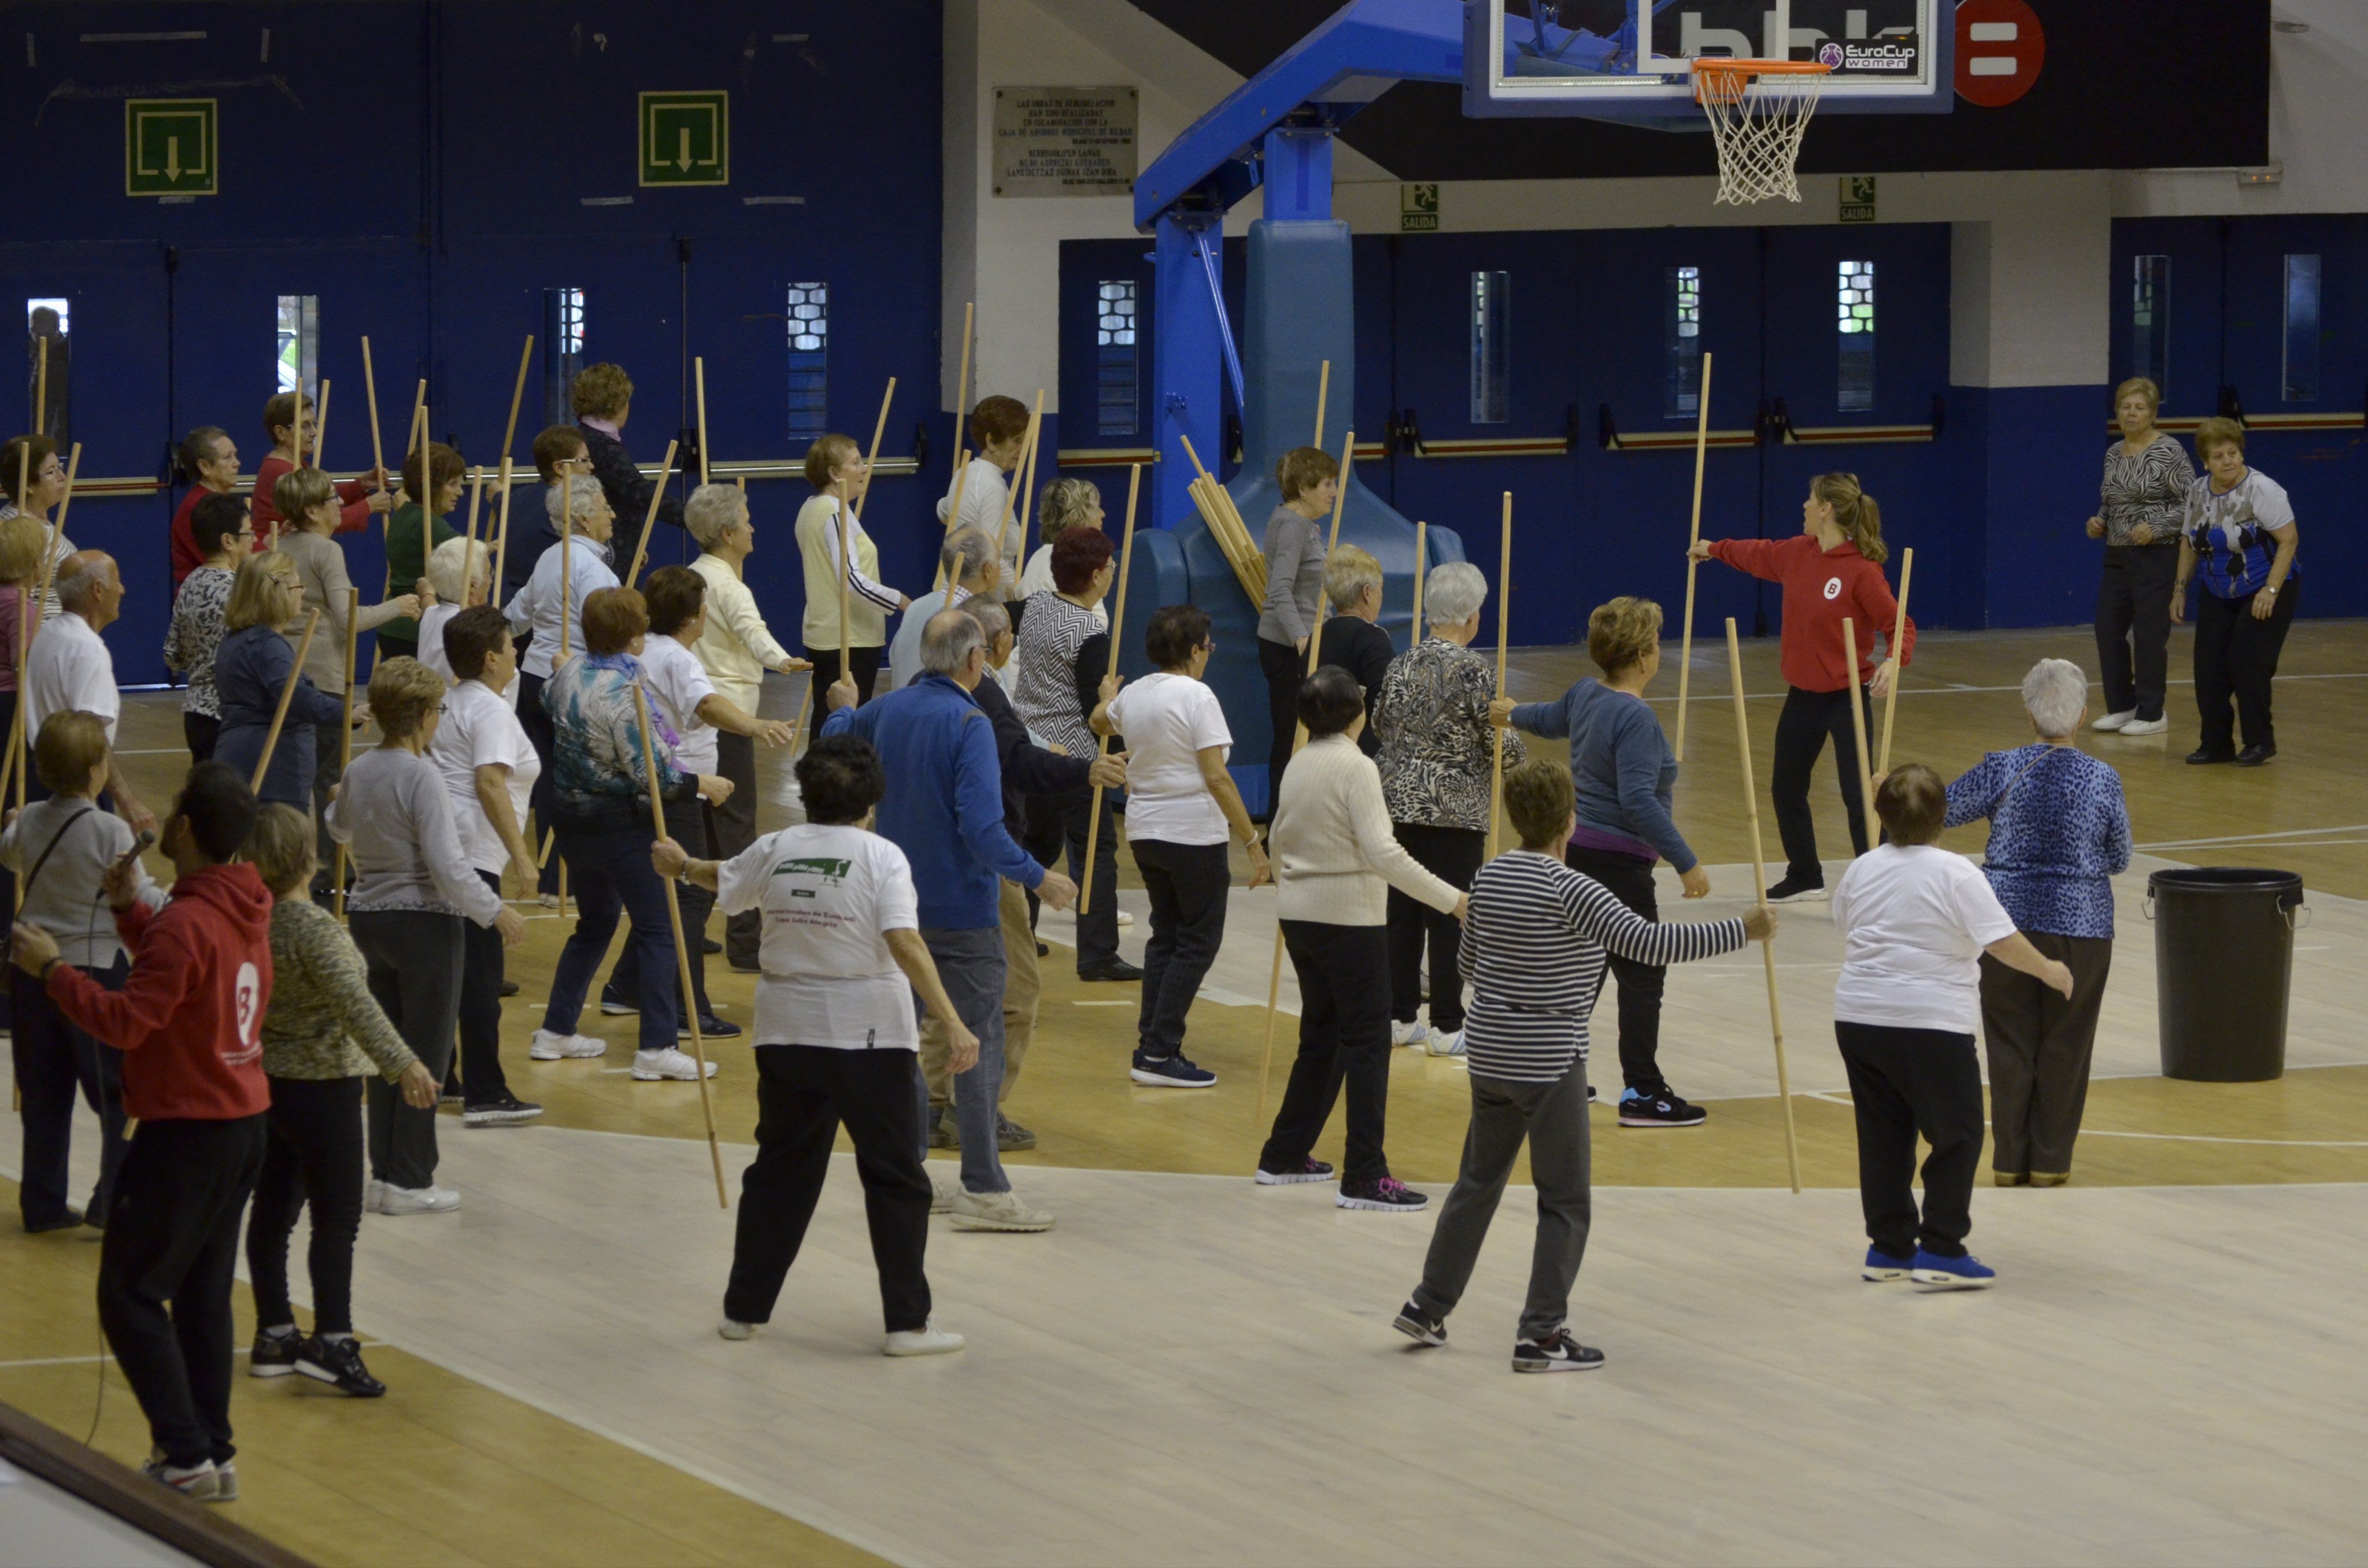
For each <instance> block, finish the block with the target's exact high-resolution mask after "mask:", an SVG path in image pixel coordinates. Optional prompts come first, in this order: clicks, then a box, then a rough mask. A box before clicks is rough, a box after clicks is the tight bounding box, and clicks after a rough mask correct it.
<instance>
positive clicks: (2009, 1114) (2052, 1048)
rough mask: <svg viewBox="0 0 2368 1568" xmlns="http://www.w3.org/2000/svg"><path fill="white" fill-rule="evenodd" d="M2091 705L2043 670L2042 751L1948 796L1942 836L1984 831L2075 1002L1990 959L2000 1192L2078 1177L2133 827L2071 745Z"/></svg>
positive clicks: (1986, 870) (2037, 724) (1999, 881)
mask: <svg viewBox="0 0 2368 1568" xmlns="http://www.w3.org/2000/svg"><path fill="white" fill-rule="evenodd" d="M2088 702H2089V677H2088V676H2086V675H2084V674H2082V673H2081V670H2080V666H2079V665H2076V664H2073V663H2071V662H2070V661H2069V660H2066V659H2042V660H2040V661H2039V663H2037V664H2036V665H2032V667H2031V673H2030V674H2029V675H2027V676H2023V677H2022V706H2023V708H2024V709H2025V710H2027V711H2028V712H2029V713H2030V714H2031V728H2032V733H2034V734H2036V735H2037V736H2038V737H2039V738H2038V739H2037V740H2036V741H2035V742H2033V743H2032V744H2029V745H2025V746H2018V747H2016V748H2015V749H2014V750H2012V751H1994V752H1992V753H1990V754H1989V755H1988V756H1986V757H1984V758H1983V759H1982V760H1981V761H1980V762H1979V763H1978V764H1976V765H1975V767H1973V768H1972V769H1971V770H1970V771H1969V772H1966V773H1964V774H1963V775H1962V776H1960V777H1959V778H1956V779H1955V780H1954V781H1953V782H1952V783H1951V784H1950V786H1949V810H1948V818H1947V822H1946V825H1947V826H1950V827H1962V826H1964V824H1967V823H1970V822H1974V821H1976V820H1978V819H1980V818H1984V817H1987V818H1988V819H1989V824H1990V842H1989V847H1988V849H1987V851H1986V852H1985V854H1984V856H1983V861H1982V874H1983V875H1984V876H1986V877H1987V878H1988V879H1989V882H1990V886H1991V888H1992V889H1993V890H1995V891H1996V892H1997V893H1998V903H2001V904H2003V905H2004V906H2005V908H2006V912H2007V913H2008V914H2009V915H2012V916H2013V917H2014V923H2015V926H2017V928H2019V929H2020V930H2021V932H2022V933H2023V934H2024V935H2025V936H2027V937H2030V938H2031V944H2032V947H2034V948H2037V949H2039V950H2040V952H2041V953H2042V954H2044V955H2045V956H2046V957H2048V958H2051V959H2055V960H2059V961H2061V962H2062V963H2064V964H2065V965H2066V966H2067V967H2068V968H2069V969H2070V970H2071V971H2072V994H2071V996H2070V997H2069V998H2068V999H2067V998H2066V997H2063V996H2061V995H2058V994H2056V992H2055V989H2054V988H2052V987H2051V986H2049V985H2048V984H2047V983H2044V981H2041V980H2038V979H2035V978H2033V977H2032V975H2031V974H2030V973H2029V972H2028V971H2023V970H2020V969H2015V968H2010V967H2009V966H2008V965H2006V964H2003V963H2000V962H1999V961H1998V960H1997V959H1995V958H1984V959H1983V960H1982V1035H1983V1038H1984V1040H1986V1041H1987V1044H1988V1047H1989V1062H1990V1148H1991V1153H1990V1163H1991V1165H1992V1166H1993V1167H1994V1169H1995V1172H1996V1176H1997V1180H1998V1185H1999V1186H2000V1187H2021V1186H2022V1185H2023V1184H2024V1183H2026V1182H2028V1183H2029V1184H2030V1185H2031V1186H2032V1187H2061V1186H2063V1185H2064V1182H2065V1180H2066V1177H2067V1176H2069V1175H2070V1174H2071V1170H2072V1140H2073V1139H2074V1137H2076V1136H2077V1135H2078V1132H2079V1131H2080V1108H2081V1105H2082V1104H2083V1102H2085V1101H2086V1100H2087V1098H2088V1095H2089V1051H2091V1049H2092V1048H2093V1047H2094V1046H2095V1044H2096V1040H2097V1009H2098V1006H2099V1005H2100V1003H2101V1002H2102V1001H2103V1000H2104V995H2105V976H2106V973H2107V972H2108V971H2110V970H2111V969H2112V963H2113V883H2112V878H2113V876H2114V874H2115V873H2116V872H2119V871H2122V870H2125V869H2128V867H2129V863H2130V817H2129V812H2128V810H2127V809H2126V808H2125V807H2124V806H2123V801H2122V779H2121V775H2119V774H2117V773H2115V772H2114V771H2113V770H2112V768H2111V767H2107V766H2106V765H2105V764H2103V763H2101V762H2099V761H2098V760H2097V759H2096V758H2095V757H2092V756H2085V755H2083V754H2082V753H2081V752H2080V751H2079V750H2078V748H2076V747H2075V745H2074V744H2073V736H2074V735H2075V734H2077V733H2078V731H2079V728H2080V721H2081V720H2083V719H2085V718H2087V717H2088V716H2089V714H2088Z"/></svg>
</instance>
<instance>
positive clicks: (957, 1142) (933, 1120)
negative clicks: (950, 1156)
mask: <svg viewBox="0 0 2368 1568" xmlns="http://www.w3.org/2000/svg"><path fill="white" fill-rule="evenodd" d="M948 1109H949V1108H948V1107H946V1106H937V1105H933V1106H931V1107H930V1108H929V1147H930V1148H932V1149H959V1148H961V1147H962V1133H961V1132H960V1131H958V1130H957V1129H956V1128H955V1126H954V1119H953V1118H952V1117H951V1116H948V1115H947V1114H946V1112H947V1110H948Z"/></svg>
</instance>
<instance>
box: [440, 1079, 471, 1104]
mask: <svg viewBox="0 0 2368 1568" xmlns="http://www.w3.org/2000/svg"><path fill="white" fill-rule="evenodd" d="M468 1105H469V1096H468V1095H467V1094H466V1093H465V1092H463V1091H462V1089H461V1085H458V1084H447V1085H444V1092H443V1093H442V1094H440V1095H438V1096H437V1097H436V1108H437V1109H438V1110H445V1109H452V1110H465V1109H467V1108H468Z"/></svg>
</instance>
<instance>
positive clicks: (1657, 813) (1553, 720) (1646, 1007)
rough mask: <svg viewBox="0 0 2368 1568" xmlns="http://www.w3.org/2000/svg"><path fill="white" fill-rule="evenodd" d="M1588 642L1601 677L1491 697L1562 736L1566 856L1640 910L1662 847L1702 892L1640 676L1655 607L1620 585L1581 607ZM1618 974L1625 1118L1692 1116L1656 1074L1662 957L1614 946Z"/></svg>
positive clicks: (1642, 1122)
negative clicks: (1567, 800) (1557, 696)
mask: <svg viewBox="0 0 2368 1568" xmlns="http://www.w3.org/2000/svg"><path fill="white" fill-rule="evenodd" d="M1587 652H1588V657H1589V658H1591V659H1593V660H1594V661H1595V667H1596V668H1598V669H1600V670H1601V671H1602V672H1603V678H1602V679H1600V680H1596V679H1593V678H1589V679H1587V680H1582V681H1580V682H1579V683H1578V684H1577V686H1574V687H1571V688H1570V689H1569V690H1568V691H1566V692H1565V693H1563V695H1562V699H1561V700H1560V701H1556V702H1525V703H1522V704H1520V706H1518V707H1515V706H1514V705H1512V704H1511V703H1503V704H1500V705H1499V710H1500V711H1502V712H1504V714H1505V716H1506V719H1507V721H1508V722H1510V723H1512V724H1514V725H1516V726H1518V727H1519V728H1520V729H1524V730H1527V731H1529V732H1530V733H1531V734H1533V735H1541V736H1543V737H1545V738H1547V739H1550V740H1561V739H1563V738H1564V737H1565V736H1567V737H1568V738H1569V740H1570V781H1571V784H1572V786H1573V788H1574V789H1576V790H1577V794H1578V825H1577V827H1576V828H1575V829H1574V830H1573V831H1572V833H1571V835H1570V848H1569V850H1568V852H1567V856H1566V859H1567V862H1568V864H1569V866H1570V868H1571V869H1573V870H1575V871H1579V872H1583V873H1585V874H1586V875H1588V876H1590V877H1593V878H1594V879H1595V880H1596V881H1599V882H1601V883H1602V884H1603V885H1604V886H1605V887H1606V888H1608V889H1610V890H1611V894H1612V896H1613V897H1615V898H1617V899H1618V900H1619V901H1620V902H1621V903H1624V904H1626V905H1627V906H1628V907H1629V908H1631V909H1633V910H1634V911H1635V912H1636V913H1637V914H1639V915H1643V916H1644V917H1645V919H1647V920H1656V919H1658V918H1659V917H1660V916H1659V906H1658V904H1657V903H1656V899H1655V896H1654V890H1653V867H1654V865H1655V863H1656V862H1657V861H1659V860H1661V859H1664V858H1666V859H1667V860H1668V862H1669V869H1672V870H1674V871H1676V872H1677V873H1678V883H1679V887H1680V888H1682V889H1683V890H1684V896H1686V897H1687V898H1705V897H1708V896H1709V894H1710V873H1709V872H1707V871H1705V870H1703V869H1702V863H1701V861H1700V860H1699V858H1696V856H1695V854H1694V852H1693V850H1692V849H1691V847H1689V846H1687V844H1686V841H1685V837H1684V835H1681V834H1679V832H1678V824H1677V822H1676V821H1675V819H1674V818H1672V817H1671V815H1670V814H1669V802H1670V797H1671V794H1672V792H1673V791H1674V790H1676V788H1677V781H1678V763H1677V758H1676V757H1675V756H1673V755H1671V753H1670V750H1669V742H1668V737H1667V736H1665V735H1664V734H1662V733H1661V722H1660V720H1659V719H1657V718H1656V717H1655V716H1654V713H1653V710H1652V708H1651V706H1650V705H1648V704H1647V703H1646V702H1645V687H1647V686H1649V685H1650V684H1652V680H1653V676H1655V675H1656V674H1657V673H1659V671H1660V668H1661V607H1660V606H1659V605H1656V604H1655V603H1654V602H1653V601H1652V600H1650V599H1639V598H1630V597H1621V598H1616V599H1613V600H1612V601H1611V603H1609V604H1605V605H1599V606H1598V607H1596V610H1595V613H1594V614H1593V615H1590V616H1588V619H1587ZM1611 972H1612V975H1613V976H1614V977H1615V978H1616V979H1617V980H1618V981H1619V982H1620V1074H1621V1076H1622V1078H1623V1079H1624V1080H1626V1087H1625V1089H1623V1090H1622V1094H1621V1096H1620V1125H1621V1126H1622V1127H1699V1126H1701V1125H1702V1120H1703V1119H1704V1117H1705V1115H1706V1114H1707V1113H1705V1112H1704V1111H1703V1109H1702V1107H1700V1106H1698V1105H1694V1104H1691V1102H1689V1101H1688V1100H1686V1099H1685V1098H1684V1097H1683V1096H1680V1095H1679V1093H1678V1092H1677V1091H1676V1090H1675V1089H1673V1088H1671V1087H1669V1081H1668V1079H1667V1078H1665V1077H1663V1076H1662V1075H1661V1064H1660V1061H1659V1054H1660V1044H1661V993H1662V987H1663V982H1664V981H1665V980H1666V979H1667V977H1668V970H1667V969H1665V968H1664V967H1663V966H1661V965H1659V964H1648V963H1640V962H1638V961H1636V960H1634V959H1627V958H1622V957H1621V956H1620V955H1618V954H1617V953H1615V954H1613V955H1612V957H1611Z"/></svg>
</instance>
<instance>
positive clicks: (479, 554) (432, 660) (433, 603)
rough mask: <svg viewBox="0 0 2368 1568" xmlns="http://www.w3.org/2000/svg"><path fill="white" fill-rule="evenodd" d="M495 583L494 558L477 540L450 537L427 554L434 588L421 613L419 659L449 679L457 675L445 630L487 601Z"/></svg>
mask: <svg viewBox="0 0 2368 1568" xmlns="http://www.w3.org/2000/svg"><path fill="white" fill-rule="evenodd" d="M493 585H494V558H493V554H492V552H491V551H488V550H486V549H485V547H484V545H483V544H482V543H480V542H478V541H477V540H472V539H448V540H445V541H444V542H443V543H442V544H439V545H438V546H437V547H436V549H435V551H434V553H432V554H430V555H429V556H428V557H427V586H428V587H429V588H430V589H432V590H434V592H433V593H432V595H431V596H430V597H428V599H427V608H426V609H424V610H421V611H420V612H419V662H420V663H421V664H423V665H427V667H428V668H429V669H431V670H434V671H435V672H436V673H437V674H438V675H439V676H443V677H444V678H445V679H446V680H448V681H449V680H453V679H455V678H457V677H456V676H454V675H453V673H452V661H451V659H450V658H449V657H448V656H447V655H446V653H445V652H444V629H445V628H446V627H447V626H450V625H451V624H452V618H453V617H454V616H456V615H458V614H460V613H461V611H462V610H464V609H467V608H469V607H470V606H472V605H482V604H484V602H485V596H486V594H487V592H488V591H489V590H490V589H491V588H492V587H493Z"/></svg>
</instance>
